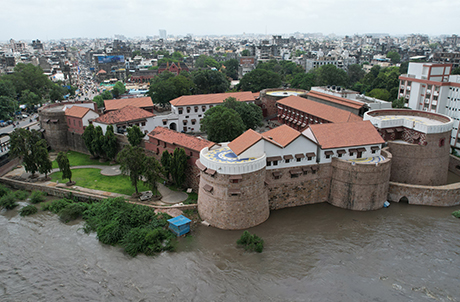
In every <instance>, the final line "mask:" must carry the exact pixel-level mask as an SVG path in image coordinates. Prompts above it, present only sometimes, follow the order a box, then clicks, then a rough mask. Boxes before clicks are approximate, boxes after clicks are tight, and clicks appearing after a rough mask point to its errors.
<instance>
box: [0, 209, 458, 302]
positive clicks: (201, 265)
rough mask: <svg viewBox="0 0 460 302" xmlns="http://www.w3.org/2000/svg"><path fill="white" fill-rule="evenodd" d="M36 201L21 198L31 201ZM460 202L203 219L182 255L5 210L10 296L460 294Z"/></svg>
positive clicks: (3, 247)
mask: <svg viewBox="0 0 460 302" xmlns="http://www.w3.org/2000/svg"><path fill="white" fill-rule="evenodd" d="M24 204H25V203H21V205H24ZM458 209H460V207H454V208H434V207H423V206H413V205H407V204H394V203H393V204H392V205H391V206H390V207H389V208H387V209H382V210H378V211H372V212H352V211H347V210H342V209H339V208H335V207H333V206H331V205H329V204H318V205H309V206H304V207H297V208H291V209H284V210H279V211H274V212H272V213H271V215H270V218H269V219H268V220H267V221H266V222H265V223H263V224H262V225H260V226H257V227H255V228H252V229H250V231H251V232H253V233H256V234H257V235H259V236H261V237H262V238H263V239H264V240H265V249H264V251H263V253H261V254H256V253H248V252H244V251H243V250H242V249H239V248H237V247H236V243H235V242H236V240H237V239H238V238H239V236H240V235H241V233H242V231H222V230H218V229H214V228H212V227H205V226H199V227H198V228H197V229H196V230H195V231H194V232H193V237H187V238H181V239H180V242H179V245H178V252H174V253H162V254H159V255H158V256H156V257H147V256H144V255H139V256H137V257H136V258H131V257H130V256H128V255H125V254H124V253H123V252H122V251H121V249H120V248H118V247H112V246H107V245H103V244H101V243H99V242H98V240H97V239H96V237H95V235H94V234H92V235H86V234H84V233H83V231H82V230H81V227H82V225H83V223H82V222H79V223H74V224H71V225H65V224H63V223H61V222H60V221H59V219H58V217H57V216H56V215H54V214H50V213H43V212H39V213H37V214H36V215H34V216H30V217H20V216H19V215H18V214H17V210H13V211H8V212H5V211H2V212H1V214H0V301H136V302H137V301H379V302H380V301H460V219H457V218H454V217H453V216H451V213H452V211H454V210H458Z"/></svg>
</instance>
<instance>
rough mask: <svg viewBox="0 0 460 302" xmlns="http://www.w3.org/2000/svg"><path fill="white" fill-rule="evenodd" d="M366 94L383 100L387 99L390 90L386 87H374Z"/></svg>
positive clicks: (388, 98)
mask: <svg viewBox="0 0 460 302" xmlns="http://www.w3.org/2000/svg"><path fill="white" fill-rule="evenodd" d="M367 96H370V97H373V98H376V99H379V100H383V101H389V100H390V96H391V95H390V92H389V91H388V90H386V89H382V88H375V89H372V90H371V91H370V92H369V93H368V94H367Z"/></svg>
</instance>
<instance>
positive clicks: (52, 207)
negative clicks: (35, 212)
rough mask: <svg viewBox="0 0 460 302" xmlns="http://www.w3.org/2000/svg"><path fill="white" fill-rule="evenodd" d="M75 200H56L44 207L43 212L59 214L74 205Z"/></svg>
mask: <svg viewBox="0 0 460 302" xmlns="http://www.w3.org/2000/svg"><path fill="white" fill-rule="evenodd" d="M72 203H73V200H71V199H68V198H62V199H56V200H53V201H51V202H47V203H45V204H43V205H42V211H50V212H52V213H54V214H58V213H59V212H60V211H61V210H62V209H64V208H65V207H67V206H68V205H70V204H72Z"/></svg>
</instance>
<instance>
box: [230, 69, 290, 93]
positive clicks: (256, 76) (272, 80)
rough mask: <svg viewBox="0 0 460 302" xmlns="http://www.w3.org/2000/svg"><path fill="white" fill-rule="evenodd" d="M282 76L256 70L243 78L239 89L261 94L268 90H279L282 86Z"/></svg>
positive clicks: (268, 71) (263, 70)
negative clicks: (260, 92)
mask: <svg viewBox="0 0 460 302" xmlns="http://www.w3.org/2000/svg"><path fill="white" fill-rule="evenodd" d="M281 83H282V82H281V76H280V75H279V74H277V73H275V72H273V71H270V70H265V69H255V70H253V71H251V72H248V73H247V74H245V75H244V76H243V78H242V79H241V81H240V83H239V84H238V89H239V90H242V91H252V92H259V91H261V90H263V89H266V88H277V87H280V86H281Z"/></svg>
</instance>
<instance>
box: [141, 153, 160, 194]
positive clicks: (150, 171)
mask: <svg viewBox="0 0 460 302" xmlns="http://www.w3.org/2000/svg"><path fill="white" fill-rule="evenodd" d="M161 172H162V169H161V165H160V163H159V162H158V161H157V160H156V159H155V158H153V157H150V156H146V157H145V160H144V173H143V175H144V184H145V185H147V186H149V188H150V190H152V193H153V194H154V195H157V193H158V185H157V183H158V181H159V180H160V173H161Z"/></svg>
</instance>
